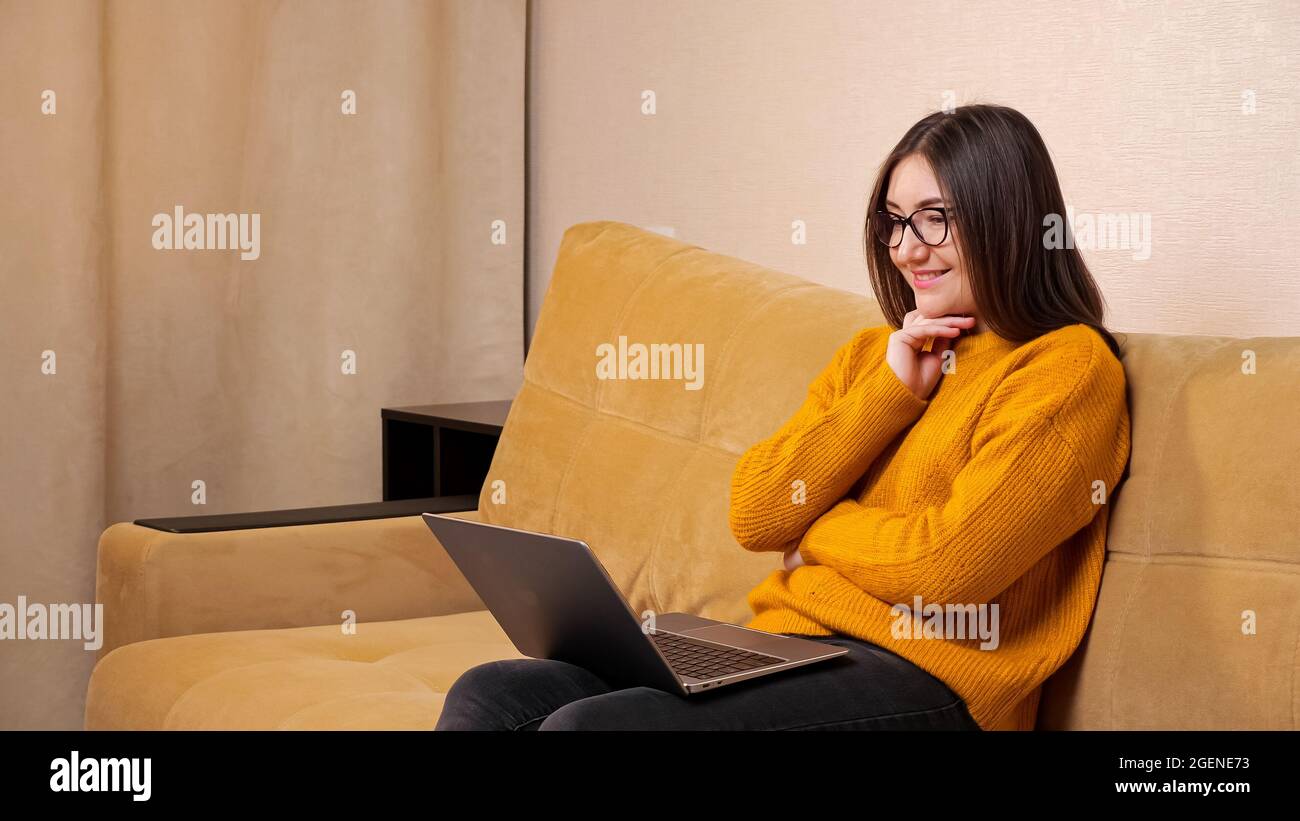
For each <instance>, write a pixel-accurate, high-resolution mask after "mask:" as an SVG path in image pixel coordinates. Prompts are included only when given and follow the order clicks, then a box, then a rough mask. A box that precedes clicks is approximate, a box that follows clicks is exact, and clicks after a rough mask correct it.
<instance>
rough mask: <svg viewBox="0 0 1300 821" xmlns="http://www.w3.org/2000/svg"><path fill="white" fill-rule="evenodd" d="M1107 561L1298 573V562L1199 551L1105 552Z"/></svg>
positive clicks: (1251, 571) (1299, 565)
mask: <svg viewBox="0 0 1300 821" xmlns="http://www.w3.org/2000/svg"><path fill="white" fill-rule="evenodd" d="M1106 561H1107V562H1121V563H1125V564H1144V565H1150V564H1159V565H1179V566H1183V567H1224V568H1230V569H1233V570H1240V571H1242V572H1249V573H1279V574H1283V575H1297V574H1300V562H1288V561H1281V560H1278V559H1247V558H1243V557H1241V556H1205V555H1202V554H1200V553H1158V554H1156V555H1154V556H1143V555H1141V554H1138V553H1119V552H1115V553H1107V554H1106Z"/></svg>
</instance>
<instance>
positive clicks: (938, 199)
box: [885, 197, 943, 208]
mask: <svg viewBox="0 0 1300 821" xmlns="http://www.w3.org/2000/svg"><path fill="white" fill-rule="evenodd" d="M942 203H943V197H929V198H927V199H923V200H921V201H920V202H918V203H917V204H916V207H917V208H925V207H926V206H929V205H937V204H942ZM885 205H892V206H894V207H895V208H901V206H900V205H899V204H898V203H896V202H894V201H893V200H885Z"/></svg>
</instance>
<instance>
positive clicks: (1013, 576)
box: [795, 357, 1129, 605]
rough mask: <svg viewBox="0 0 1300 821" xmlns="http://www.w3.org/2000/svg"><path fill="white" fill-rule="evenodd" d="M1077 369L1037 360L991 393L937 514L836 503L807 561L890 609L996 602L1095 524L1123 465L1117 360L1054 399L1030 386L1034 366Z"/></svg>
mask: <svg viewBox="0 0 1300 821" xmlns="http://www.w3.org/2000/svg"><path fill="white" fill-rule="evenodd" d="M1079 361H1080V360H1079V358H1078V357H1075V358H1073V359H1072V358H1069V357H1061V358H1059V359H1057V360H1056V361H1055V362H1052V361H1051V360H1049V361H1046V362H1043V363H1040V364H1039V365H1037V366H1035V368H1033V369H1026V373H1024V374H1018V375H1017V376H1016V377H1015V378H1014V379H1010V380H1008V381H1007V384H1006V385H1004V386H1002V387H1000V388H999V391H1000V392H1001V395H995V396H994V397H993V400H992V401H991V402H990V407H991V408H993V410H992V412H991V413H990V414H989V418H988V419H981V420H980V424H979V425H978V426H977V430H976V433H975V437H974V439H973V441H972V449H973V450H974V455H973V456H972V457H971V459H970V461H969V462H967V463H966V465H965V466H964V467H963V468H962V469H961V471H960V472H959V473H958V474H957V476H956V479H955V480H954V482H953V485H952V491H951V494H950V495H949V497H948V499H947V501H946V502H945V503H944V504H943V506H942V507H928V508H926V509H923V510H893V509H888V508H882V507H866V506H863V505H861V504H859V503H858V502H857V501H856V500H853V499H844V500H842V501H840V502H838V503H837V504H836V505H835V506H834V507H833V508H831V509H830V510H829V511H827V512H826V513H825V514H824V515H823V516H821V517H820V518H819V519H818V520H817V521H816V522H814V523H813V524H812V525H811V526H810V527H809V528H808V530H807V531H806V532H805V533H804V535H803V538H802V540H801V541H800V543H799V552H800V555H801V556H802V558H803V560H804V562H805V563H806V564H809V565H814V564H816V565H824V566H827V567H831V568H834V569H835V570H836V571H838V572H839V573H840V574H841V575H842V576H844V577H845V578H847V579H848V580H849V581H851V582H853V584H854V585H856V586H857V587H859V588H860V589H862V590H864V591H866V592H867V593H870V594H871V595H872V596H874V597H876V598H878V599H880V600H882V601H886V602H893V603H907V602H910V601H911V600H912V597H913V596H916V595H919V596H921V597H922V599H923V600H927V601H931V602H934V603H937V604H940V605H943V604H983V603H987V602H989V601H991V600H992V599H994V598H996V597H997V596H998V595H999V594H1000V593H1001V592H1002V591H1004V590H1005V589H1006V588H1007V587H1009V586H1010V585H1011V584H1012V583H1014V582H1015V581H1016V580H1017V579H1019V578H1020V577H1021V576H1023V575H1024V574H1025V573H1026V572H1027V571H1028V570H1029V569H1030V568H1031V567H1033V566H1034V565H1035V564H1036V563H1037V562H1039V561H1040V560H1041V559H1042V558H1043V557H1044V556H1045V555H1047V554H1048V553H1049V552H1050V551H1051V550H1052V549H1054V548H1055V547H1057V546H1058V545H1060V544H1061V543H1062V542H1064V541H1065V540H1066V539H1068V538H1070V537H1071V536H1072V535H1074V534H1075V533H1076V532H1078V531H1079V530H1080V529H1081V528H1083V527H1084V526H1086V525H1087V524H1088V523H1089V522H1091V521H1092V519H1093V517H1094V516H1096V515H1097V513H1098V512H1099V510H1100V504H1102V503H1105V502H1107V501H1108V500H1109V497H1110V493H1111V492H1112V491H1113V489H1114V486H1115V484H1116V483H1118V481H1119V479H1120V476H1121V475H1122V473H1123V469H1124V464H1125V462H1127V459H1128V449H1129V440H1128V434H1129V426H1128V423H1129V419H1128V411H1127V406H1126V405H1125V404H1124V402H1125V400H1124V382H1123V372H1122V369H1119V368H1120V366H1119V365H1118V362H1115V361H1112V362H1110V363H1101V364H1099V363H1096V362H1094V361H1092V360H1086V361H1088V365H1087V366H1085V372H1084V373H1082V374H1080V375H1079V377H1078V379H1077V381H1076V382H1074V383H1073V384H1072V385H1070V384H1067V385H1066V386H1065V388H1064V389H1062V390H1059V391H1057V393H1056V394H1055V396H1052V395H1050V392H1049V395H1047V396H1046V397H1045V396H1044V394H1043V393H1042V392H1041V391H1040V392H1038V393H1033V392H1032V391H1031V390H1030V386H1031V385H1032V384H1033V381H1034V380H1033V372H1034V370H1040V371H1042V372H1043V373H1048V372H1049V371H1046V370H1042V369H1050V368H1053V367H1056V368H1068V367H1073V366H1074V365H1075V364H1077V363H1078V362H1079ZM1094 366H1096V367H1094ZM1117 369H1119V370H1118V371H1117ZM1058 373H1059V371H1058ZM1117 373H1118V375H1117ZM1045 411H1047V412H1050V413H1051V414H1052V415H1051V416H1050V417H1049V416H1045V415H1044V412H1045ZM795 572H797V571H795Z"/></svg>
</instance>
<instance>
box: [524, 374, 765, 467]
mask: <svg viewBox="0 0 1300 821" xmlns="http://www.w3.org/2000/svg"><path fill="white" fill-rule="evenodd" d="M525 381H526V382H527V383H528V384H529V385H531V386H532V387H534V388H537V389H538V390H540V391H545V392H546V393H549V394H551V395H552V396H558V397H559V398H561V399H563V400H565V401H567V402H571V403H573V404H574V405H576V406H578V408H580V409H582V410H583V411H585V412H587V413H595V414H599V415H600V416H603V417H606V418H608V419H614V420H617V421H619V422H624V423H626V424H628V425H633V426H636V427H638V428H641V429H642V430H645V431H649V432H650V433H653V434H656V435H658V436H662V437H664V438H665V439H672V440H675V441H678V442H685V443H691V442H693V440H691V439H688V438H687V437H685V436H682V435H681V434H680V433H675V432H673V431H671V430H664V429H663V428H658V427H655V426H654V425H651V424H648V423H646V422H644V421H642V420H640V419H633V418H632V417H630V416H624V415H623V414H621V413H614V412H613V411H607V410H596V409H595V408H593V407H591V406H590V405H588V404H587V403H586V402H583V401H582V400H581V399H578V398H577V397H574V396H570V395H569V394H567V393H565V392H564V391H562V390H558V389H557V388H553V387H551V386H550V385H544V384H542V383H541V382H535V381H533V380H531V379H527V380H525ZM695 444H698V445H699V446H700V447H703V448H708V449H709V450H712V451H716V452H717V453H720V454H724V455H726V456H730V457H733V458H738V457H739V456H740V455H741V454H740V452H738V451H733V450H728V449H727V448H723V447H718V446H717V445H714V444H710V443H708V442H696V443H695Z"/></svg>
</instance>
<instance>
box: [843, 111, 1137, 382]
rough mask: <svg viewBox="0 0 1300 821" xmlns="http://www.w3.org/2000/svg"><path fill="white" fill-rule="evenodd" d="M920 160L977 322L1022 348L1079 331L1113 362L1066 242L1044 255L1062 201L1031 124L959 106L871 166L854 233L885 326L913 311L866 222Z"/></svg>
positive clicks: (1098, 313)
mask: <svg viewBox="0 0 1300 821" xmlns="http://www.w3.org/2000/svg"><path fill="white" fill-rule="evenodd" d="M913 154H915V155H918V156H920V157H923V158H925V160H926V161H927V162H929V164H930V168H931V169H932V170H933V171H934V176H935V178H936V179H937V180H938V183H939V188H940V190H941V191H942V194H943V197H944V200H945V202H946V204H947V205H948V207H949V208H951V209H953V210H955V211H956V214H955V215H954V216H953V218H952V219H953V224H954V225H955V226H957V229H958V234H957V240H958V242H957V254H958V257H959V258H960V259H961V261H962V263H963V265H964V267H965V271H966V277H967V281H969V282H970V288H971V294H972V296H973V297H974V299H975V304H976V305H977V306H979V315H980V319H981V320H983V322H984V324H985V325H986V326H987V327H988V328H989V329H990V330H992V331H993V332H994V333H996V334H997V335H998V336H1001V337H1003V338H1004V339H1010V340H1013V341H1016V342H1028V341H1030V340H1032V339H1035V338H1037V337H1039V336H1041V335H1042V334H1045V333H1048V332H1049V331H1054V330H1056V329H1057V328H1062V327H1065V326H1067V325H1074V324H1078V323H1082V324H1084V325H1088V326H1089V327H1091V328H1092V329H1093V330H1095V331H1096V332H1097V333H1098V334H1100V336H1101V338H1102V339H1104V340H1105V341H1106V344H1107V346H1109V347H1110V349H1111V351H1112V352H1113V353H1114V354H1115V357H1116V358H1117V359H1123V352H1122V349H1121V347H1120V344H1119V343H1118V342H1117V341H1116V340H1115V337H1114V336H1113V335H1112V334H1111V333H1110V332H1109V331H1107V330H1106V327H1105V325H1104V324H1103V322H1102V320H1103V318H1104V314H1105V301H1104V299H1103V298H1102V295H1101V290H1100V289H1099V288H1098V287H1097V283H1096V282H1095V281H1094V280H1093V278H1092V274H1091V272H1089V271H1088V266H1087V265H1086V264H1084V261H1083V257H1082V256H1081V255H1080V254H1079V251H1078V249H1077V248H1075V247H1073V246H1074V243H1073V242H1068V243H1061V244H1064V245H1067V246H1070V247H1063V248H1046V247H1044V242H1043V235H1044V230H1045V228H1044V220H1045V218H1046V216H1047V215H1049V214H1055V215H1058V219H1059V220H1060V221H1061V223H1063V224H1064V229H1065V231H1066V232H1068V231H1069V230H1070V228H1069V225H1068V222H1066V212H1065V199H1064V197H1063V196H1062V195H1061V185H1060V183H1059V182H1058V181H1057V178H1056V169H1055V168H1054V167H1053V166H1052V159H1051V156H1050V155H1049V154H1048V152H1047V145H1046V144H1045V143H1044V142H1043V138H1042V136H1041V135H1040V134H1039V133H1038V129H1037V128H1035V127H1034V124H1033V123H1031V122H1029V119H1028V118H1026V117H1025V115H1023V114H1021V113H1020V112H1019V111H1016V110H1015V109H1013V108H1007V107H1006V106H999V105H984V104H979V105H965V106H959V107H957V108H956V109H954V110H953V111H951V112H950V113H945V112H942V111H937V112H935V113H933V114H930V115H929V116H927V117H926V118H925V119H923V120H921V121H920V122H918V123H917V124H916V125H914V126H912V127H911V128H910V129H908V131H907V133H906V134H904V135H903V139H901V140H899V142H898V145H897V146H895V147H894V150H893V151H891V152H890V154H889V156H888V157H887V158H886V159H885V161H884V162H883V163H882V164H881V166H880V171H879V172H878V173H877V175H876V182H875V186H874V188H873V190H872V192H871V199H870V205H869V207H868V209H867V223H866V227H865V230H864V237H863V238H864V242H865V243H866V254H867V267H868V269H869V270H870V272H871V286H872V288H873V289H874V290H875V292H876V300H877V301H878V302H879V303H880V307H881V309H882V310H883V312H884V314H885V318H886V319H887V320H888V321H889V323H890V325H892V326H893V327H895V328H901V327H902V326H903V316H904V315H905V314H907V313H908V312H909V311H913V310H915V309H916V297H915V294H914V293H913V291H912V288H911V286H909V285H908V283H907V279H906V278H905V277H904V276H903V274H902V272H901V271H899V270H898V267H897V266H895V265H894V262H893V260H892V259H891V258H890V254H889V248H888V247H886V246H885V245H884V244H883V243H881V242H880V241H879V240H877V239H876V238H875V234H874V232H873V231H872V220H873V219H875V217H874V215H875V212H876V211H877V210H886V208H885V198H886V195H887V193H888V190H889V179H890V176H891V175H892V174H893V172H894V168H895V167H896V166H897V165H898V163H899V162H900V161H902V160H903V159H904V158H905V157H908V156H910V155H913Z"/></svg>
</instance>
